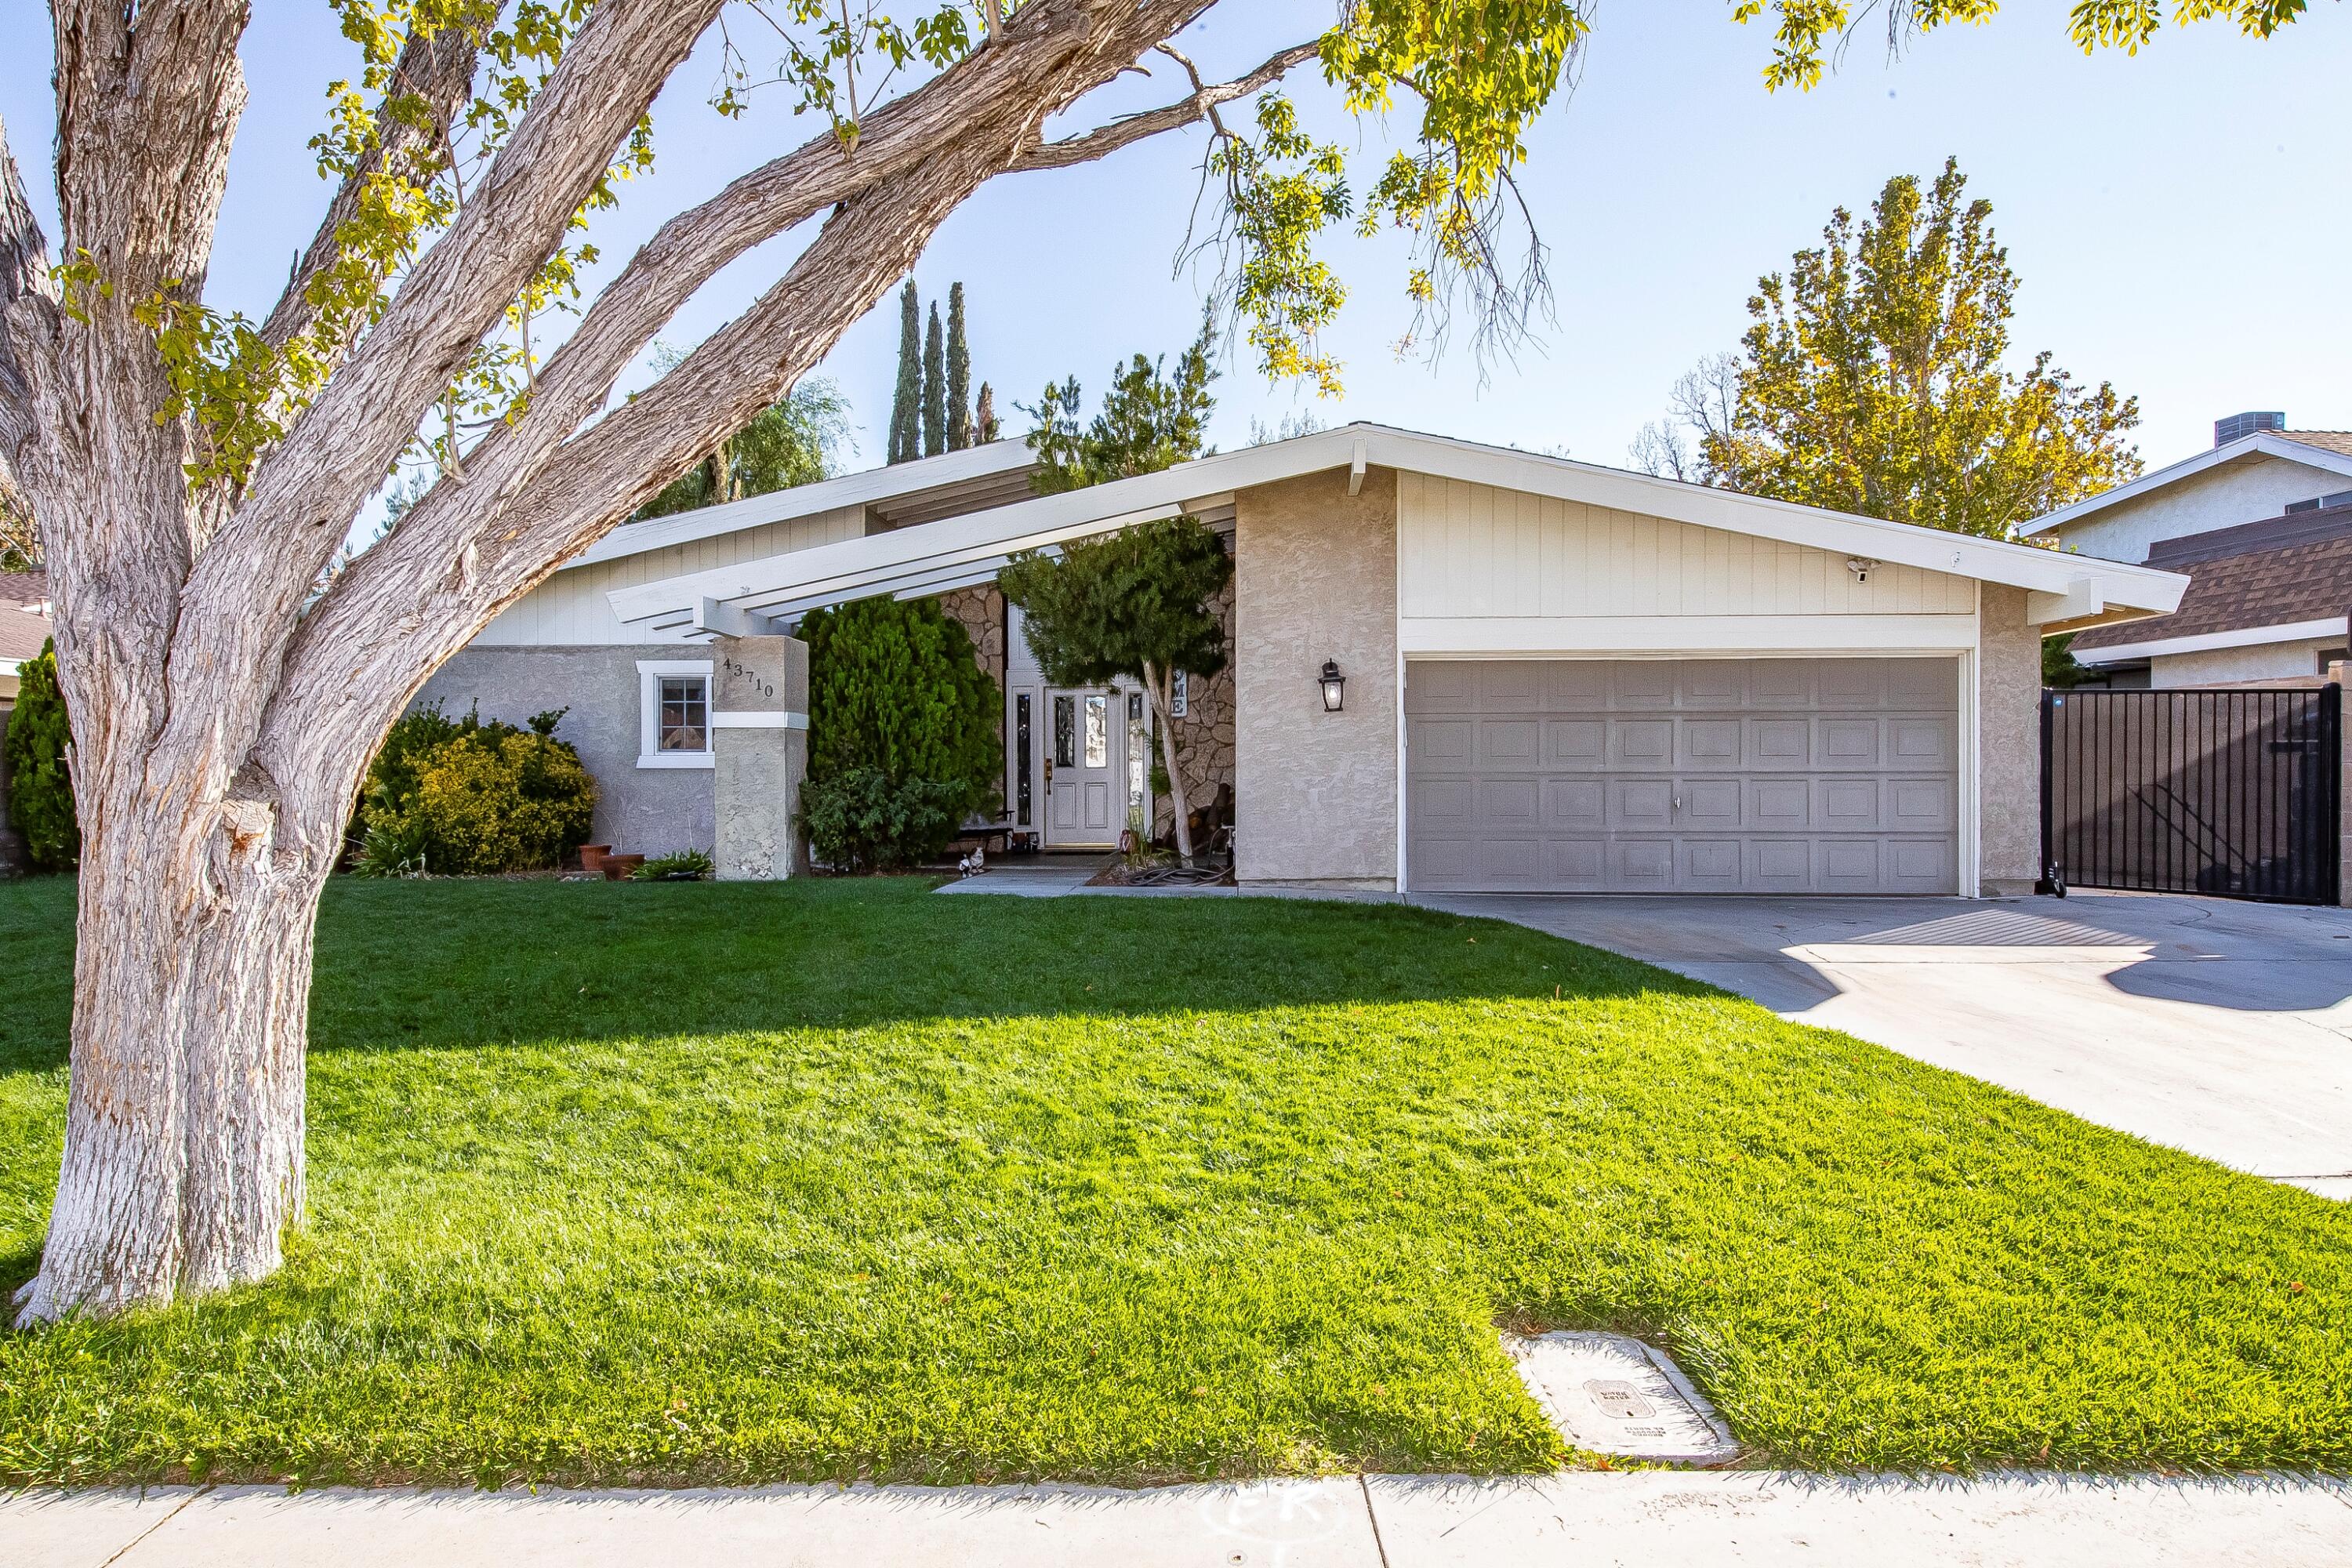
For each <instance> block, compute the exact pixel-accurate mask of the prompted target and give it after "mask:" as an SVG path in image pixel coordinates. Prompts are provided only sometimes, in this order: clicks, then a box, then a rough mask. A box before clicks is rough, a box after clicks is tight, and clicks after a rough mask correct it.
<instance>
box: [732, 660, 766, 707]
mask: <svg viewBox="0 0 2352 1568" xmlns="http://www.w3.org/2000/svg"><path fill="white" fill-rule="evenodd" d="M724 668H726V671H727V673H728V674H730V675H731V676H734V677H735V678H736V679H739V680H748V681H750V682H751V695H752V696H754V697H765V698H768V699H770V700H773V699H774V697H775V695H776V689H775V686H774V685H773V684H772V682H769V681H766V680H762V679H760V677H759V676H757V675H755V674H754V673H752V671H751V667H750V666H748V665H746V664H745V663H744V662H743V661H742V660H740V659H736V658H730V659H728V660H727V661H726V663H725V667H724Z"/></svg>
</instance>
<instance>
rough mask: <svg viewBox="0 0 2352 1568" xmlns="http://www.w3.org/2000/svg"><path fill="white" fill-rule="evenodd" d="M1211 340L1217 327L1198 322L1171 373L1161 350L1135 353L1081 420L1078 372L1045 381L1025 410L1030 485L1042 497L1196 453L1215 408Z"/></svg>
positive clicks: (1156, 468)
mask: <svg viewBox="0 0 2352 1568" xmlns="http://www.w3.org/2000/svg"><path fill="white" fill-rule="evenodd" d="M1215 346H1216V334H1215V329H1214V327H1213V324H1212V323H1210V322H1207V321H1203V322H1202V326H1201V335H1200V336H1199V337H1197V338H1195V339H1193V340H1192V346H1191V347H1189V348H1187V349H1186V350H1185V351H1184V352H1183V353H1182V354H1181V356H1179V357H1178V359H1177V361H1176V371H1175V374H1173V375H1168V374H1163V372H1164V370H1165V366H1166V363H1167V362H1166V359H1165V357H1164V356H1163V357H1162V358H1160V359H1147V358H1145V357H1144V356H1143V355H1142V354H1137V355H1136V356H1135V357H1134V358H1133V359H1131V360H1129V362H1128V363H1127V364H1126V365H1125V366H1124V367H1123V368H1121V369H1118V370H1116V371H1114V372H1112V374H1111V387H1110V391H1109V392H1108V394H1106V395H1104V397H1103V406H1102V412H1101V413H1100V414H1097V416H1095V418H1094V422H1093V423H1092V424H1090V425H1087V426H1081V425H1080V424H1079V423H1078V414H1079V409H1080V407H1081V406H1082V405H1083V398H1082V395H1081V394H1080V391H1079V388H1078V378H1077V377H1076V376H1071V377H1069V378H1067V379H1066V380H1065V381H1064V382H1063V383H1062V384H1060V385H1059V386H1054V385H1048V386H1047V387H1046V388H1045V392H1044V393H1043V394H1041V395H1039V397H1038V399H1037V405H1036V406H1035V407H1034V408H1029V409H1027V410H1026V412H1027V413H1029V414H1032V415H1034V416H1036V420H1037V427H1036V428H1035V429H1034V430H1033V431H1031V432H1030V433H1029V446H1030V448H1031V449H1032V450H1033V451H1034V452H1035V453H1036V454H1037V468H1036V469H1035V471H1034V472H1033V473H1032V474H1031V476H1030V481H1029V482H1030V484H1031V485H1032V486H1033V487H1034V489H1036V490H1037V492H1038V493H1039V494H1040V495H1052V494H1054V493H1055V492H1057V491H1060V490H1075V489H1084V488H1085V487H1087V486H1088V485H1098V484H1101V483H1102V482H1103V481H1105V480H1106V479H1131V478H1133V477H1134V476H1135V475H1137V474H1154V473H1158V472H1159V471H1160V469H1162V468H1173V467H1175V466H1176V465H1177V464H1178V463H1181V462H1187V461H1189V460H1191V459H1192V458H1197V457H1199V456H1200V455H1201V452H1202V447H1203V445H1204V443H1205V442H1206V441H1207V440H1208V434H1209V416H1210V414H1211V413H1212V412H1213V411H1214V410H1215V408H1216V406H1217V400H1216V399H1215V398H1214V397H1213V396H1211V395H1210V394H1209V384H1210V383H1212V382H1213V381H1215V380H1216V379H1217V373H1216V370H1215V368H1214V367H1213V366H1212V365H1211V363H1209V353H1210V351H1211V350H1212V349H1213V348H1214V347H1215Z"/></svg>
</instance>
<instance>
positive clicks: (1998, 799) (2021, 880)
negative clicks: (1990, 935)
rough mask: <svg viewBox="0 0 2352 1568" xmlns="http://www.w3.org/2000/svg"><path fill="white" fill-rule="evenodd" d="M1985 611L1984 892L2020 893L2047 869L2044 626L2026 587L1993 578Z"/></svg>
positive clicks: (1980, 846) (1980, 714) (1981, 717)
mask: <svg viewBox="0 0 2352 1568" xmlns="http://www.w3.org/2000/svg"><path fill="white" fill-rule="evenodd" d="M1978 616H1979V624H1978V632H1979V636H1978V640H1977V693H1976V697H1977V890H1978V891H1979V893H1980V894H1981V895H1982V896H1984V897H1985V898H1989V899H1995V898H2013V897H2017V896H2020V895H2022V894H2026V893H2031V892H2032V891H2033V884H2034V881H2035V879H2037V878H2039V877H2040V876H2041V874H2042V628H2041V627H2039V626H2028V625H2026V624H2025V590H2024V589H2022V588H2011V587H2005V586H2000V585H1998V584H1991V583H1987V584H1985V585H1984V590H1983V598H1982V600H1981V601H1980V605H1979V611H1978Z"/></svg>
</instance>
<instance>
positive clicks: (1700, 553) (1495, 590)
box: [1397, 473, 1977, 652]
mask: <svg viewBox="0 0 2352 1568" xmlns="http://www.w3.org/2000/svg"><path fill="white" fill-rule="evenodd" d="M1397 513H1398V516H1397V522H1398V552H1399V562H1398V564H1399V568H1400V571H1399V574H1398V584H1399V588H1398V592H1399V601H1400V602H1399V610H1400V614H1401V615H1402V618H1403V623H1404V626H1405V629H1406V646H1407V647H1408V649H1409V650H1412V651H1419V652H1435V651H1451V650H1459V651H1464V652H1475V651H1481V650H1483V649H1485V648H1486V647H1496V648H1500V647H1510V646H1514V644H1516V646H1517V647H1522V648H1527V649H1530V650H1549V651H1561V652H1566V651H1575V650H1578V649H1582V648H1588V647H1589V648H1592V649H1596V650H1605V649H1633V648H1641V647H1657V648H1662V649H1663V648H1706V647H1727V648H1730V647H1740V648H1767V647H1885V648H1907V647H1970V646H1973V643H1974V629H1973V628H1974V626H1975V618H1976V588H1977V585H1976V583H1975V582H1974V580H1973V579H1970V578H1967V577H1961V576H1955V575H1952V574H1946V573H1941V572H1931V571H1927V570H1924V569H1922V568H1919V567H1915V566H1902V565H1895V564H1892V563H1878V564H1875V565H1873V566H1872V567H1870V569H1869V571H1868V574H1867V577H1866V578H1865V579H1864V580H1860V581H1857V580H1856V577H1855V575H1854V574H1853V572H1852V571H1851V570H1850V569H1849V568H1848V565H1847V557H1845V556H1843V555H1840V554H1836V553H1833V552H1829V551H1825V550H1818V549H1814V548H1812V547H1811V546H1808V545H1801V544H1791V543H1788V542H1783V541H1780V540H1774V539H1768V538H1763V537H1760V536H1758V535H1755V534H1748V533H1735V532H1731V531H1727V530H1722V529H1713V528H1703V527H1699V526H1697V525H1696V524H1692V523H1683V522H1675V521H1668V520H1666V519H1664V518H1657V517H1650V516H1646V515H1643V514H1642V513H1638V512H1629V511H1619V510H1613V509H1611V508H1607V507H1597V506H1590V505H1586V504H1583V503H1580V502H1576V501H1567V500H1554V499H1551V498H1549V497H1544V496H1536V495H1529V494H1527V493H1525V492H1523V491H1518V490H1507V489H1495V488H1492V487H1490V486H1486V485H1474V484H1467V483H1464V482H1462V481H1460V480H1455V479H1440V478H1437V477H1434V476H1432V475H1427V474H1416V473H1404V474H1402V475H1400V476H1399V483H1398V497H1397Z"/></svg>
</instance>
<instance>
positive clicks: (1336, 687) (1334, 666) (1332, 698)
mask: <svg viewBox="0 0 2352 1568" xmlns="http://www.w3.org/2000/svg"><path fill="white" fill-rule="evenodd" d="M1347 700H1348V678H1347V677H1346V676H1344V675H1342V674H1340V673H1339V664H1338V662H1337V661H1335V660H1332V659H1328V658H1327V659H1325V660H1324V661H1323V711H1324V712H1326V713H1337V712H1338V711H1339V710H1340V708H1341V707H1342V706H1343V705H1344V704H1345V703H1346V702H1347Z"/></svg>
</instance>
